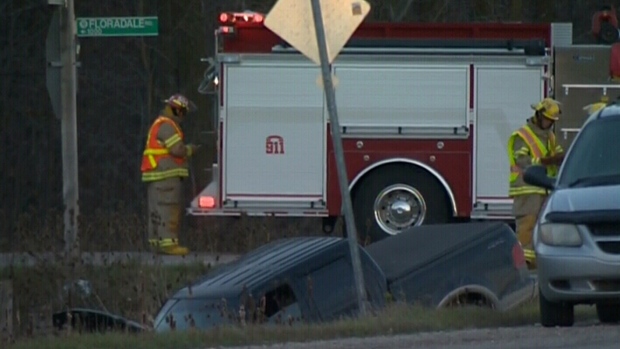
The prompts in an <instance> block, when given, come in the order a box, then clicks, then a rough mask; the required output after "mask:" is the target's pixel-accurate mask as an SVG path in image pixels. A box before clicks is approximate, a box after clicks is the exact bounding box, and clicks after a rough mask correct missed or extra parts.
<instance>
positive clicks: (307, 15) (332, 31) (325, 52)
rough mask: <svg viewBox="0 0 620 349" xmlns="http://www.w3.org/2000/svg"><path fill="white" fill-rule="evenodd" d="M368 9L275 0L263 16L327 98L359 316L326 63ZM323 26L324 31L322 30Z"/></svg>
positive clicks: (347, 2)
mask: <svg viewBox="0 0 620 349" xmlns="http://www.w3.org/2000/svg"><path fill="white" fill-rule="evenodd" d="M368 12H370V4H368V3H367V2H366V1H364V0H306V1H301V0H279V1H278V2H277V3H276V5H275V6H274V7H273V8H272V9H271V11H270V12H269V14H268V15H267V16H266V17H265V26H266V27H267V28H269V29H270V30H272V31H273V32H275V33H276V34H278V35H279V36H280V37H282V38H283V39H285V40H286V41H287V42H289V43H290V44H291V45H292V46H293V47H295V48H296V49H297V50H299V51H300V52H301V53H303V54H304V55H305V56H306V57H308V58H309V59H310V60H312V61H313V62H314V63H316V64H317V65H320V66H321V73H322V82H323V84H322V85H323V88H324V91H325V97H326V100H327V111H328V113H329V117H330V124H331V132H332V138H333V143H334V154H335V157H336V167H337V170H338V182H339V184H340V193H341V196H342V202H343V205H342V208H343V211H344V218H345V222H346V226H347V233H348V240H349V247H350V250H351V260H352V265H353V276H354V279H355V284H356V291H357V299H358V305H359V309H360V313H361V315H365V314H366V303H367V297H366V288H365V283H364V274H363V272H362V263H361V261H360V255H359V245H358V242H357V229H356V227H355V219H354V216H353V205H352V203H351V194H350V192H349V184H348V179H347V171H346V167H345V161H344V150H343V146H342V137H341V134H340V123H339V122H338V109H337V107H336V93H335V91H334V81H333V79H332V74H331V71H330V64H331V63H332V62H333V60H334V59H335V58H336V56H337V55H338V53H339V52H340V50H342V48H343V47H344V45H345V44H346V42H347V41H348V40H349V38H350V37H351V35H353V32H355V30H356V29H357V27H358V26H359V25H360V24H361V23H362V21H363V20H364V18H365V17H366V15H368ZM325 27H327V30H326V29H325Z"/></svg>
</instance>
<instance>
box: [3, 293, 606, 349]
mask: <svg viewBox="0 0 620 349" xmlns="http://www.w3.org/2000/svg"><path fill="white" fill-rule="evenodd" d="M576 311H577V313H576V319H577V320H578V321H580V320H584V319H590V318H593V317H594V312H593V311H592V309H591V308H586V307H577V308H576ZM537 321H538V308H537V303H536V302H532V303H527V304H524V305H522V306H520V307H519V308H516V309H514V310H512V311H510V312H507V313H498V312H495V311H493V310H487V309H481V308H463V309H451V310H449V309H445V310H432V309H425V308H421V307H416V306H405V305H391V306H390V307H388V308H387V309H385V310H384V311H383V312H381V313H380V314H378V316H369V317H366V318H362V319H357V320H341V321H337V322H334V323H330V324H324V325H298V326H295V327H289V326H287V325H279V326H274V327H258V326H256V327H255V326H248V327H244V328H241V327H227V328H219V329H216V330H211V331H193V332H185V333H174V332H172V333H169V334H165V335H164V334H153V333H147V334H139V335H128V334H107V335H79V334H76V333H74V334H68V335H65V336H63V337H59V338H55V339H52V340H49V339H48V340H45V339H31V340H23V341H18V342H17V343H15V344H14V345H13V346H11V348H15V349H26V348H46V349H56V348H58V349H60V348H62V349H72V348H76V349H78V348H80V349H82V348H101V349H103V348H114V349H122V348H132V349H141V348H144V349H147V348H148V349H160V348H161V349H164V348H166V349H167V348H175V349H198V348H210V347H222V346H224V347H225V346H241V345H250V344H253V345H267V344H272V343H282V342H306V341H314V340H328V339H337V338H345V337H367V336H378V335H396V334H411V333H417V332H429V331H430V332H433V331H444V330H458V329H471V328H490V327H498V326H504V327H508V326H522V325H532V324H535V323H536V322H537Z"/></svg>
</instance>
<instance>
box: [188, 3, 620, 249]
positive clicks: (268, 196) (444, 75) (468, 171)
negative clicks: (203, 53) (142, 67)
mask: <svg viewBox="0 0 620 349" xmlns="http://www.w3.org/2000/svg"><path fill="white" fill-rule="evenodd" d="M601 18H602V17H601ZM263 19H264V15H263V14H260V13H252V12H242V13H222V14H221V15H220V16H219V24H220V26H219V28H218V29H217V30H216V32H215V39H216V48H217V49H216V51H217V52H216V54H215V55H214V57H212V58H211V59H210V61H211V62H212V66H211V69H210V71H211V74H207V75H208V79H207V80H208V81H207V82H209V83H210V86H211V88H212V89H213V93H214V94H215V95H216V96H217V101H218V103H217V108H216V109H217V110H216V112H215V115H214V126H215V129H216V134H217V137H216V138H217V141H216V142H217V160H216V161H215V163H214V164H213V166H212V173H213V176H212V180H211V182H210V183H209V184H208V186H206V187H205V188H204V189H203V190H202V191H201V192H200V193H199V194H198V195H197V196H196V197H195V198H194V199H193V200H192V202H191V204H190V207H189V208H188V213H189V214H190V215H194V216H239V215H242V214H245V215H249V216H276V217H317V218H322V219H323V230H324V231H325V232H326V233H331V231H332V229H333V227H334V224H335V222H336V220H337V218H338V217H339V216H340V215H341V213H342V211H341V207H342V202H341V195H340V191H339V184H338V178H337V170H336V162H335V159H334V150H333V144H332V137H331V135H330V133H331V132H330V126H329V122H330V119H329V115H328V113H327V108H326V102H325V97H324V91H323V89H322V85H321V78H320V76H321V71H320V67H318V66H316V65H315V64H314V63H312V62H311V61H310V60H309V59H308V58H306V57H305V56H304V55H302V54H301V53H300V52H299V51H297V50H296V49H294V48H293V47H291V46H290V45H289V44H288V43H287V42H285V41H284V40H283V39H282V38H280V37H279V36H278V35H276V34H275V33H274V32H272V31H270V30H269V29H268V28H266V27H265V26H264V24H263ZM602 21H603V22H604V24H605V25H603V26H602V27H603V28H604V29H609V28H608V27H609V26H608V25H607V23H608V21H606V20H605V19H602ZM614 24H615V25H616V27H615V28H616V30H617V21H616V22H614ZM600 27H601V26H600V23H599V28H600ZM605 33H606V35H607V37H609V36H610V35H611V34H609V31H608V30H607V31H606V32H605ZM612 34H613V33H612ZM572 36H573V33H572V24H571V23H545V24H525V23H469V24H448V23H441V24H437V23H406V24H405V23H398V24H395V23H363V24H361V25H360V26H359V27H358V28H357V30H356V31H355V33H354V34H353V36H352V37H351V38H350V40H349V41H348V43H347V45H346V46H345V47H344V48H343V50H342V51H341V52H340V54H339V55H338V57H337V58H336V59H335V61H334V62H333V64H331V71H332V73H333V74H334V77H335V80H336V81H337V85H336V103H337V108H338V114H339V121H340V124H341V134H342V138H343V146H344V153H345V162H346V170H347V175H348V180H349V189H350V192H351V197H352V202H353V208H354V213H355V218H356V227H357V230H358V234H359V235H360V238H362V239H366V238H369V239H370V240H371V241H376V240H379V239H382V238H384V237H386V236H389V235H394V234H398V233H399V232H400V231H402V230H403V229H406V228H408V227H411V226H417V225H421V224H438V223H446V222H453V221H456V220H459V221H460V220H465V221H467V220H478V219H483V220H487V219H501V220H508V221H510V220H512V218H513V217H512V215H511V208H512V200H511V198H509V197H508V178H509V164H508V158H507V149H506V147H507V141H508V138H509V136H510V134H511V133H512V132H513V131H514V130H515V129H517V128H519V127H520V126H522V125H523V124H524V123H525V121H526V119H527V118H528V117H530V116H531V115H533V110H532V104H534V103H537V102H539V101H540V100H541V99H542V98H544V97H547V96H550V97H553V98H556V99H557V100H559V101H560V102H562V103H563V114H562V119H561V120H560V121H559V122H558V123H557V124H556V126H555V127H556V134H558V139H559V140H560V141H561V142H562V144H563V145H564V147H565V149H566V147H568V146H569V145H570V142H571V141H572V138H573V137H574V134H575V132H578V130H579V127H580V125H581V123H582V122H583V120H585V118H586V116H587V115H586V114H585V112H584V111H583V109H582V108H583V106H584V105H587V104H590V103H593V102H597V101H598V100H599V99H600V98H601V96H609V97H610V98H615V97H617V93H616V90H618V89H617V87H619V86H620V85H616V84H615V83H614V82H613V81H610V66H613V65H614V63H613V62H617V60H618V57H617V52H616V51H615V50H614V49H613V46H610V45H604V44H592V45H573V43H572ZM611 36H613V35H611ZM616 38H617V37H616Z"/></svg>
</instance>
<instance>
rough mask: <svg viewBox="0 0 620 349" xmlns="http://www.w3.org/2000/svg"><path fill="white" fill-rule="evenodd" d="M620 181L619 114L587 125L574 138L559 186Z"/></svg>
mask: <svg viewBox="0 0 620 349" xmlns="http://www.w3.org/2000/svg"><path fill="white" fill-rule="evenodd" d="M609 184H620V117H615V116H614V117H611V118H610V119H599V120H596V121H593V122H591V123H589V124H587V125H586V126H585V127H584V128H583V129H582V130H581V131H580V134H579V136H578V137H577V138H576V139H575V143H574V144H573V148H572V149H571V152H570V154H569V155H568V156H567V157H566V159H565V160H564V167H563V168H562V172H561V173H560V178H558V186H559V187H569V186H573V187H574V186H595V185H609Z"/></svg>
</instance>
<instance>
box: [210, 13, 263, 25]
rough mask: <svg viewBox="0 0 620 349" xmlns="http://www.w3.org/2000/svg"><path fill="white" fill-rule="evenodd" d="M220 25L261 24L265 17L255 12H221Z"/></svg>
mask: <svg viewBox="0 0 620 349" xmlns="http://www.w3.org/2000/svg"><path fill="white" fill-rule="evenodd" d="M219 19H220V23H221V24H224V25H226V24H228V25H232V24H238V23H262V22H263V20H264V19H265V16H264V15H263V14H261V13H256V12H222V13H220V18H219Z"/></svg>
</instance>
